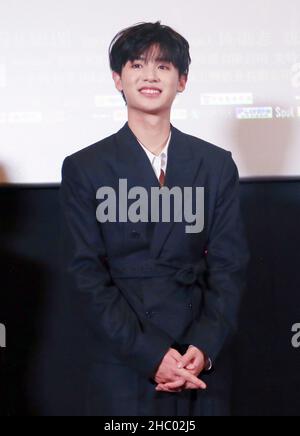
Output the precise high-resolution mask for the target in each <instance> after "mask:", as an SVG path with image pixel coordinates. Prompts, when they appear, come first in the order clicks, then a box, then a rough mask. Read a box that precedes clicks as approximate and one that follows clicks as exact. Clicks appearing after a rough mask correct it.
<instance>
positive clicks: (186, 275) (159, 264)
mask: <svg viewBox="0 0 300 436" xmlns="http://www.w3.org/2000/svg"><path fill="white" fill-rule="evenodd" d="M107 263H108V268H109V271H110V274H111V276H112V278H151V277H164V276H174V273H175V279H176V281H177V283H179V284H181V285H193V284H195V283H198V284H199V285H200V286H201V287H202V288H204V287H205V279H204V273H205V271H206V262H205V258H204V257H203V258H201V259H200V260H199V261H198V262H197V263H186V264H182V263H181V262H178V261H167V260H160V259H148V260H145V261H141V262H139V261H135V264H132V263H129V262H128V260H126V259H112V260H109V259H108V260H107Z"/></svg>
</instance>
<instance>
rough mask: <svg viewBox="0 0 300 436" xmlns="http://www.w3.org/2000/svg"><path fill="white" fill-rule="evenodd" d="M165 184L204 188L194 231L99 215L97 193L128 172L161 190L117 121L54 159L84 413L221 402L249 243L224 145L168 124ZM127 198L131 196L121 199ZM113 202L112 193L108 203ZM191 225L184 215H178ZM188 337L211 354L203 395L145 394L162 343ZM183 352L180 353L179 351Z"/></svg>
mask: <svg viewBox="0 0 300 436" xmlns="http://www.w3.org/2000/svg"><path fill="white" fill-rule="evenodd" d="M171 129H172V136H171V141H170V144H169V150H168V164H167V170H166V178H165V186H166V187H168V188H170V189H171V188H172V187H180V188H182V189H183V188H184V187H193V188H195V187H203V188H204V229H203V231H202V232H199V233H186V225H187V223H186V222H185V221H184V220H183V222H175V219H173V220H171V222H163V220H160V221H159V222H150V221H148V222H131V221H127V222H119V221H118V220H117V221H116V222H105V223H104V222H99V220H98V219H97V217H96V210H97V207H98V206H99V204H100V200H99V199H97V196H96V193H97V191H98V189H99V188H101V187H104V186H105V187H112V188H113V189H114V190H115V192H116V193H118V192H119V191H118V189H119V182H120V180H121V179H126V180H127V184H128V190H129V189H131V188H133V187H136V186H139V187H143V188H145V189H146V190H147V192H148V193H149V198H151V194H150V191H151V188H153V187H159V181H158V179H157V177H156V175H155V172H154V170H153V168H152V166H151V163H150V161H149V159H148V157H147V155H146V153H145V151H144V150H143V149H142V147H141V146H140V144H139V143H138V141H137V139H136V137H135V136H134V134H133V132H132V131H131V129H130V128H129V125H128V123H126V124H125V125H124V126H123V127H122V128H121V129H120V130H119V131H118V132H117V133H116V134H113V135H111V136H109V137H107V138H105V139H103V140H101V141H100V142H98V143H96V144H93V145H91V146H89V147H86V148H84V149H82V150H80V151H79V152H76V153H74V154H72V155H70V156H68V157H66V159H65V160H64V162H63V167H62V183H61V188H60V202H61V208H62V216H63V222H64V231H63V235H62V236H63V240H64V246H65V249H66V250H65V255H64V256H65V261H66V266H65V273H66V274H67V275H68V276H69V278H70V283H71V286H70V292H74V293H76V294H80V296H81V299H82V300H81V301H82V316H83V317H84V319H85V320H86V322H87V325H88V328H89V331H90V333H91V337H92V338H93V346H92V348H93V358H92V362H91V368H90V374H89V383H88V387H87V410H88V413H89V414H93V415H144V416H145V415H168V416H176V415H191V416H192V415H194V416H195V415H215V414H223V413H224V414H225V413H227V411H228V409H227V406H228V382H229V372H228V369H229V366H228V362H229V361H228V357H227V354H228V353H227V350H228V349H229V346H230V343H231V339H232V337H233V334H234V332H235V331H236V326H237V318H238V307H239V304H240V300H241V295H242V292H243V289H244V287H245V271H246V267H247V264H248V260H249V252H248V245H247V241H246V237H245V231H244V226H243V223H242V220H241V215H240V200H239V174H238V170H237V167H236V165H235V163H234V161H233V159H232V155H231V153H230V152H228V151H225V150H223V149H221V148H219V147H217V146H215V145H212V144H209V143H207V142H205V141H203V140H201V139H199V138H196V137H193V136H191V135H187V134H185V133H183V132H181V131H180V130H178V129H176V128H175V127H174V126H173V125H171ZM129 204H130V202H129ZM118 208H119V205H118V202H117V209H118ZM188 224H190V223H188ZM188 344H193V345H195V346H197V347H199V348H200V349H201V350H203V351H204V352H205V353H206V355H208V356H209V357H210V358H211V359H212V361H213V362H214V371H213V372H212V373H211V374H209V375H206V376H203V377H204V379H205V380H206V382H207V384H208V389H207V391H206V392H202V391H191V390H190V391H187V390H186V391H183V392H181V393H166V392H157V391H155V386H154V384H153V377H154V374H155V372H156V370H157V368H158V366H159V363H160V361H161V360H162V358H163V356H164V355H165V353H166V352H167V351H168V349H169V348H170V347H175V348H176V347H178V349H179V350H181V351H182V350H183V349H184V348H180V347H182V346H183V347H185V346H186V345H188ZM182 352H183V351H182Z"/></svg>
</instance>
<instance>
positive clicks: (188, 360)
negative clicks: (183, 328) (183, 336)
mask: <svg viewBox="0 0 300 436" xmlns="http://www.w3.org/2000/svg"><path fill="white" fill-rule="evenodd" d="M194 358H195V356H194V351H193V349H192V348H190V349H189V350H188V351H187V352H186V354H185V355H184V356H182V358H181V363H179V364H178V365H177V367H178V368H179V369H180V368H185V367H186V366H187V365H189V364H190V363H191V361H192V360H194Z"/></svg>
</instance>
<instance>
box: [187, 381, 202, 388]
mask: <svg viewBox="0 0 300 436" xmlns="http://www.w3.org/2000/svg"><path fill="white" fill-rule="evenodd" d="M184 388H185V389H199V388H198V387H197V386H196V385H194V384H193V383H190V382H186V384H185V385H184Z"/></svg>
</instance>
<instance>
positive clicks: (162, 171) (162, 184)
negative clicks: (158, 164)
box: [159, 169, 165, 187]
mask: <svg viewBox="0 0 300 436" xmlns="http://www.w3.org/2000/svg"><path fill="white" fill-rule="evenodd" d="M159 183H160V186H161V187H162V186H164V184H165V173H164V170H163V169H161V171H160V176H159Z"/></svg>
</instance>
